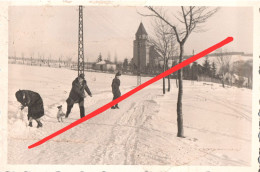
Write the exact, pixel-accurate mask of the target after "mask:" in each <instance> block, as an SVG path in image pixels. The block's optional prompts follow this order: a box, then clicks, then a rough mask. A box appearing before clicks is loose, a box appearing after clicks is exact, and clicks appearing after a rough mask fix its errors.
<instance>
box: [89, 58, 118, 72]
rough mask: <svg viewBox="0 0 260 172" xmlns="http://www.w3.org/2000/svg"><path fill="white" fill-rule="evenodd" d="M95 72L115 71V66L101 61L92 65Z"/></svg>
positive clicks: (109, 62) (107, 61)
mask: <svg viewBox="0 0 260 172" xmlns="http://www.w3.org/2000/svg"><path fill="white" fill-rule="evenodd" d="M94 69H95V70H101V71H115V70H116V64H114V63H112V62H111V61H109V60H102V61H100V62H97V63H96V64H95V65H94Z"/></svg>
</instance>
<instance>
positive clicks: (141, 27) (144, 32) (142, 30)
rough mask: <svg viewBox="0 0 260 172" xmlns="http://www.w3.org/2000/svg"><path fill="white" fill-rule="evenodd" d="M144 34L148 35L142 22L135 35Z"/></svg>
mask: <svg viewBox="0 0 260 172" xmlns="http://www.w3.org/2000/svg"><path fill="white" fill-rule="evenodd" d="M142 34H145V35H148V34H147V32H146V30H145V28H144V25H143V23H142V22H141V23H140V25H139V28H138V30H137V32H136V34H135V35H142Z"/></svg>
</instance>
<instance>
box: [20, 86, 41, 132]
mask: <svg viewBox="0 0 260 172" xmlns="http://www.w3.org/2000/svg"><path fill="white" fill-rule="evenodd" d="M15 97H16V99H17V101H18V102H20V103H21V104H22V107H21V110H23V109H24V107H26V106H27V107H28V115H27V116H28V120H29V126H30V127H32V120H33V119H34V120H36V122H37V123H38V125H37V128H39V127H42V123H41V121H40V118H41V117H42V116H43V115H44V108H43V101H42V98H41V96H40V95H39V94H38V93H36V92H33V91H30V90H19V91H17V92H16V93H15Z"/></svg>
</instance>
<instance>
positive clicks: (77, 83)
mask: <svg viewBox="0 0 260 172" xmlns="http://www.w3.org/2000/svg"><path fill="white" fill-rule="evenodd" d="M84 77H85V76H84V74H80V75H79V76H78V77H77V78H76V79H75V80H74V81H73V82H72V88H71V91H70V94H69V97H68V99H67V100H66V102H67V112H66V115H65V118H68V116H69V114H70V112H71V109H72V108H73V105H74V104H75V103H78V104H79V109H80V117H81V118H83V117H84V116H85V108H84V98H86V95H85V92H84V91H86V92H87V93H88V95H89V96H90V97H92V94H91V92H90V90H89V88H88V86H87V82H86V80H85V79H84Z"/></svg>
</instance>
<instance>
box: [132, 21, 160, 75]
mask: <svg viewBox="0 0 260 172" xmlns="http://www.w3.org/2000/svg"><path fill="white" fill-rule="evenodd" d="M148 39H149V38H148V34H147V32H146V30H145V28H144V25H143V23H142V22H141V23H140V25H139V28H138V30H137V32H136V34H135V40H134V46H133V47H134V54H133V61H134V64H135V66H136V69H137V70H138V71H140V72H142V71H144V70H145V68H146V67H147V66H148V65H149V66H150V67H151V66H154V65H158V63H159V61H161V60H162V58H161V57H160V55H159V53H158V52H157V51H156V50H155V48H154V46H150V45H149V40H148Z"/></svg>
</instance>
